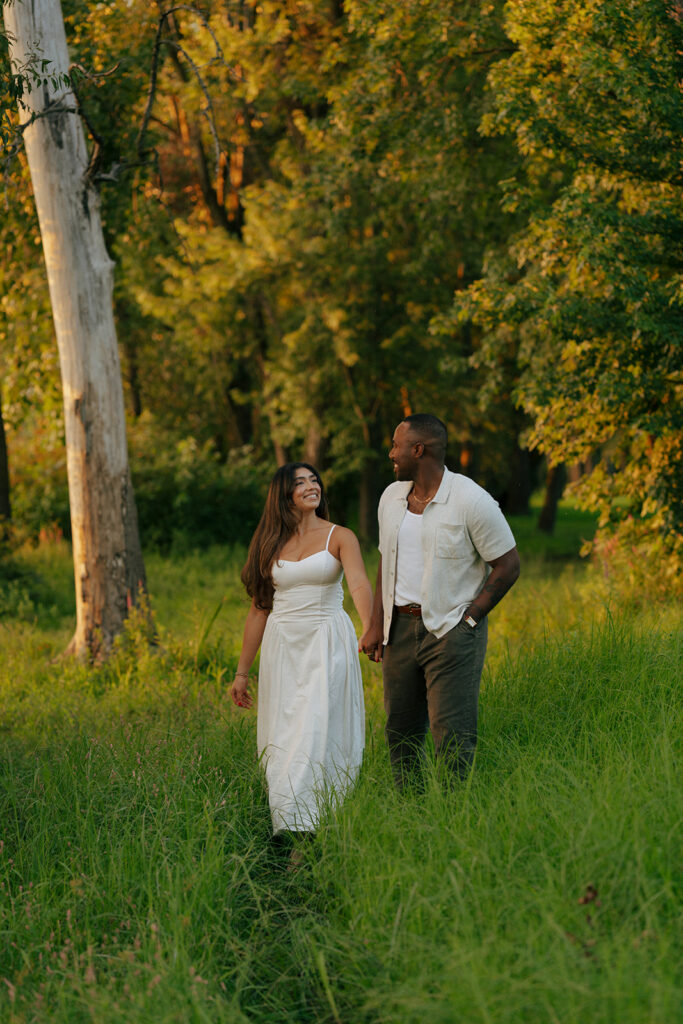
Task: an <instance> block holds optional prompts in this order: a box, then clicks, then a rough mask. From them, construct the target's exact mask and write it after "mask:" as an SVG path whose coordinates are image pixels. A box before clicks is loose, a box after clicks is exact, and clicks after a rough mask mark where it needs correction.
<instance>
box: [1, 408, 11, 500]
mask: <svg viewBox="0 0 683 1024" xmlns="http://www.w3.org/2000/svg"><path fill="white" fill-rule="evenodd" d="M9 495H10V490H9V460H8V458H7V438H6V437H5V421H4V420H3V418H2V397H1V396H0V520H2V519H11V518H12V505H11V503H10V497H9Z"/></svg>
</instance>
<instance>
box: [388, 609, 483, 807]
mask: <svg viewBox="0 0 683 1024" xmlns="http://www.w3.org/2000/svg"><path fill="white" fill-rule="evenodd" d="M487 637H488V623H487V621H486V619H484V620H483V621H482V622H480V623H479V625H478V626H476V628H475V629H471V628H470V627H469V626H468V625H466V624H465V623H464V622H460V623H458V625H457V626H454V627H453V629H451V630H450V632H448V633H447V634H446V635H445V636H443V637H441V639H440V640H438V639H437V638H436V637H435V636H434V635H433V634H432V633H430V632H429V631H428V630H427V628H426V626H425V624H424V622H423V621H422V619H421V618H413V617H412V616H410V615H399V614H397V613H394V619H393V622H392V625H391V633H390V635H389V643H388V644H387V645H386V647H385V648H384V659H383V675H384V709H385V711H386V715H387V724H386V730H385V732H386V737H387V743H388V745H389V756H390V758H391V766H392V770H393V773H394V779H395V781H396V784H397V785H398V786H399V788H403V787H404V786H405V785H406V784H408V783H410V782H411V781H413V780H417V779H418V778H419V774H420V771H419V769H420V765H421V761H422V757H423V750H424V741H425V736H426V733H427V729H430V730H431V733H432V737H433V739H434V747H435V750H436V756H437V759H438V760H440V761H442V762H443V763H444V765H445V767H446V768H447V771H448V774H449V775H450V776H453V775H455V776H456V777H458V778H462V777H464V776H465V775H466V774H467V771H468V770H469V768H470V766H471V764H472V760H473V758H474V748H475V746H476V743H477V713H478V708H479V683H480V680H481V672H482V669H483V667H484V656H485V654H486V641H487Z"/></svg>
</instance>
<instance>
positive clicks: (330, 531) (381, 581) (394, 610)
mask: <svg viewBox="0 0 683 1024" xmlns="http://www.w3.org/2000/svg"><path fill="white" fill-rule="evenodd" d="M446 444H447V434H446V428H445V426H444V424H443V423H442V422H441V420H439V419H437V417H435V416H432V415H429V414H421V413H420V414H417V415H413V416H407V417H406V418H405V419H404V420H402V422H401V423H399V425H398V426H397V428H396V430H395V432H394V436H393V440H392V447H391V450H390V452H389V458H390V459H391V461H392V462H393V465H394V474H395V476H396V481H395V482H394V483H392V484H390V485H389V487H387V489H386V490H385V492H384V494H383V495H382V497H381V499H380V503H379V510H378V516H379V533H380V541H379V548H380V564H379V569H378V573H377V586H376V589H375V594H374V598H373V594H372V587H371V585H370V582H369V580H368V578H367V575H366V572H365V567H364V565H363V559H362V557H361V551H360V546H359V544H358V540H357V539H356V537H355V535H354V534H353V533H352V532H351V530H348V529H346V528H345V527H342V526H335V525H333V524H331V523H330V522H329V518H328V510H327V500H326V497H325V491H324V488H323V484H322V480H321V478H320V474H319V473H318V472H317V470H316V469H314V467H313V466H310V465H308V464H307V463H289V464H287V465H285V466H282V467H281V468H280V469H278V471H277V473H276V474H275V476H274V477H273V480H272V482H271V484H270V489H269V491H268V496H267V498H266V505H265V509H264V512H263V515H262V517H261V521H260V523H259V525H258V527H257V529H256V532H255V533H254V536H253V538H252V542H251V545H250V547H249V553H248V556H247V561H246V564H245V567H244V569H243V571H242V580H243V582H244V584H245V586H246V588H247V592H248V593H249V595H250V597H251V599H252V602H251V607H250V609H249V612H248V614H247V620H246V623H245V628H244V639H243V643H242V650H241V654H240V658H239V663H238V666H237V672H236V673H235V678H234V681H233V683H232V687H231V691H230V692H231V697H232V700H233V701H234V703H235V704H236V705H237V706H238V707H250V706H251V705H252V697H251V695H250V694H249V686H248V684H249V671H250V669H251V666H252V663H253V661H254V658H255V657H256V653H257V651H258V649H259V647H260V648H261V658H260V669H259V693H258V698H259V700H258V705H259V706H258V722H257V746H258V751H259V755H260V756H262V757H263V760H264V765H265V771H266V780H267V784H268V796H269V802H270V811H271V817H272V824H273V833H274V835H275V836H282V835H283V834H287V833H290V834H301V833H305V834H311V833H313V832H314V831H315V829H316V826H317V821H318V814H319V802H320V798H321V796H322V795H323V794H333V795H334V796H335V797H336V798H341V797H343V795H344V793H345V792H347V790H348V788H349V786H350V785H351V784H352V783H353V781H354V780H355V778H356V776H357V774H358V770H359V767H360V764H361V759H362V755H363V745H364V735H365V715H364V705H363V691H362V684H361V674H360V666H359V663H358V651H362V652H363V653H365V654H366V655H367V656H368V657H369V658H371V659H372V660H373V661H376V662H380V661H381V662H382V671H383V678H384V706H385V710H386V715H387V720H386V737H387V743H388V747H389V755H390V758H391V764H392V770H393V774H394V778H395V781H396V784H397V786H399V788H403V787H405V786H406V785H408V784H410V783H411V782H412V781H417V780H418V779H419V771H420V763H421V754H422V748H423V745H424V740H425V736H426V733H427V730H428V729H430V730H431V733H432V736H433V739H434V745H435V749H436V756H437V758H439V759H440V760H442V761H443V762H444V764H445V767H446V770H447V772H448V773H449V774H451V775H452V776H453V777H456V778H459V777H462V776H463V775H464V774H466V772H467V770H468V768H469V766H470V765H471V763H472V759H473V756H474V748H475V744H476V738H477V708H478V696H479V682H480V678H481V672H482V668H483V664H484V655H485V652H486V640H487V621H486V616H487V615H488V613H489V612H490V610H491V609H492V608H493V607H494V606H495V605H496V604H497V603H498V601H500V599H501V598H502V597H503V595H504V594H505V593H506V592H507V591H508V590H509V588H510V587H511V586H512V584H513V583H514V582H515V580H516V579H517V576H518V575H519V557H518V554H517V549H516V547H515V541H514V537H513V535H512V532H511V530H510V527H509V526H508V524H507V522H506V521H505V518H504V517H503V514H502V512H501V511H500V508H499V507H498V504H497V503H496V502H495V501H494V499H493V498H492V497H491V495H490V494H488V493H487V492H486V491H485V490H483V488H481V487H479V486H478V485H477V484H476V483H474V482H473V481H472V480H470V479H469V478H468V477H465V476H462V475H460V474H457V473H451V472H450V470H448V469H447V468H446V466H445V462H444V460H445V455H446ZM343 575H346V581H347V585H348V589H349V592H350V594H351V597H352V599H353V602H354V605H355V607H356V610H357V612H358V616H359V618H360V621H361V624H362V630H363V632H362V635H361V638H360V640H359V641H356V636H355V633H354V630H353V626H352V624H351V620H350V619H349V617H348V615H347V614H346V612H345V611H344V609H343V605H342V599H343V590H342V583H341V581H342V577H343Z"/></svg>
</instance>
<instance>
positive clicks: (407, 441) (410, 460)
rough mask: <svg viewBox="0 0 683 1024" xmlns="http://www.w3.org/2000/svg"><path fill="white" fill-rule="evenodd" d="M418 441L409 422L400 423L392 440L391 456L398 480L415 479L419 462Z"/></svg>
mask: <svg viewBox="0 0 683 1024" xmlns="http://www.w3.org/2000/svg"><path fill="white" fill-rule="evenodd" d="M417 444H418V441H417V439H416V437H415V435H414V434H413V433H412V431H411V429H410V426H409V425H408V424H407V423H399V425H398V426H397V427H396V430H395V431H394V436H393V438H392V440H391V450H390V452H389V458H390V459H391V461H392V462H393V464H394V475H395V477H396V479H397V480H414V473H415V469H416V467H417V464H418V459H417V455H416V451H415V450H416V446H417Z"/></svg>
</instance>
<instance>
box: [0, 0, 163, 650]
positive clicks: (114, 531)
mask: <svg viewBox="0 0 683 1024" xmlns="http://www.w3.org/2000/svg"><path fill="white" fill-rule="evenodd" d="M4 18H5V25H6V28H7V30H8V32H9V33H10V34H11V36H12V37H13V40H12V41H11V45H10V55H11V59H12V61H13V63H14V65H15V66H19V67H21V66H23V65H24V64H25V63H26V62H27V61H28V59H29V55H30V53H31V52H32V51H33V52H35V51H37V52H38V54H39V56H40V57H41V58H42V59H44V60H49V61H50V65H49V68H48V72H49V73H50V74H54V75H65V74H66V73H67V72H68V68H69V56H68V51H67V46H66V37H65V32H64V22H63V18H62V10H61V5H60V3H59V0H31V2H30V3H14V4H11V5H10V6H6V7H5V8H4ZM23 103H24V104H25V105H22V103H21V102H20V117H21V120H22V122H24V123H25V122H26V121H28V120H29V119H30V117H31V114H32V113H33V112H35V113H37V114H38V115H39V118H38V120H37V121H35V123H34V124H32V125H30V126H29V127H27V128H26V130H25V134H24V140H25V145H26V154H27V158H28V164H29V169H30V172H31V181H32V184H33V192H34V195H35V201H36V209H37V211H38V219H39V222H40V232H41V236H42V241H43V251H44V254H45V264H46V268H47V277H48V284H49V288H50V299H51V303H52V315H53V320H54V325H55V333H56V335H57V343H58V346H59V359H60V365H61V372H62V387H63V392H64V421H65V432H66V455H67V474H68V480H69V500H70V507H71V529H72V537H73V556H74V570H75V580H76V617H77V624H76V632H75V635H74V637H73V639H72V641H71V643H70V645H69V651H70V652H72V653H75V654H78V655H81V656H82V655H86V654H90V655H91V656H92V657H98V658H99V657H102V656H104V655H106V653H107V652H108V651H109V649H110V647H111V643H112V641H113V639H114V637H115V636H116V634H117V633H118V632H120V630H121V629H122V627H123V624H124V621H125V619H126V616H127V614H128V611H129V609H130V607H131V606H132V605H134V604H135V603H136V601H137V599H138V595H139V594H140V593H141V592H143V591H144V590H145V589H146V581H145V570H144V564H143V560H142V552H141V549H140V541H139V536H138V526H137V513H136V509H135V501H134V497H133V488H132V485H131V479H130V470H129V466H128V448H127V443H126V429H125V414H124V403H123V387H122V383H121V368H120V364H119V352H118V346H117V340H116V330H115V327H114V317H113V303H112V292H113V263H112V261H111V259H110V258H109V256H108V254H107V251H106V249H105V244H104V236H103V233H102V226H101V221H100V215H99V199H98V195H97V192H96V191H95V189H94V187H93V185H92V182H91V181H90V180H89V178H88V174H87V168H88V152H87V148H86V143H85V137H84V134H83V127H82V124H81V121H80V119H79V117H78V115H77V114H76V112H75V108H76V104H75V101H74V97H73V94H72V93H71V92H70V90H69V89H68V88H66V87H64V86H63V85H62V84H61V83H60V82H59V81H57V83H56V84H55V83H53V84H48V83H45V84H43V85H41V86H40V87H39V88H34V89H33V90H32V91H31V92H30V93H29V94H27V95H26V96H25V97H24V101H23Z"/></svg>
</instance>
